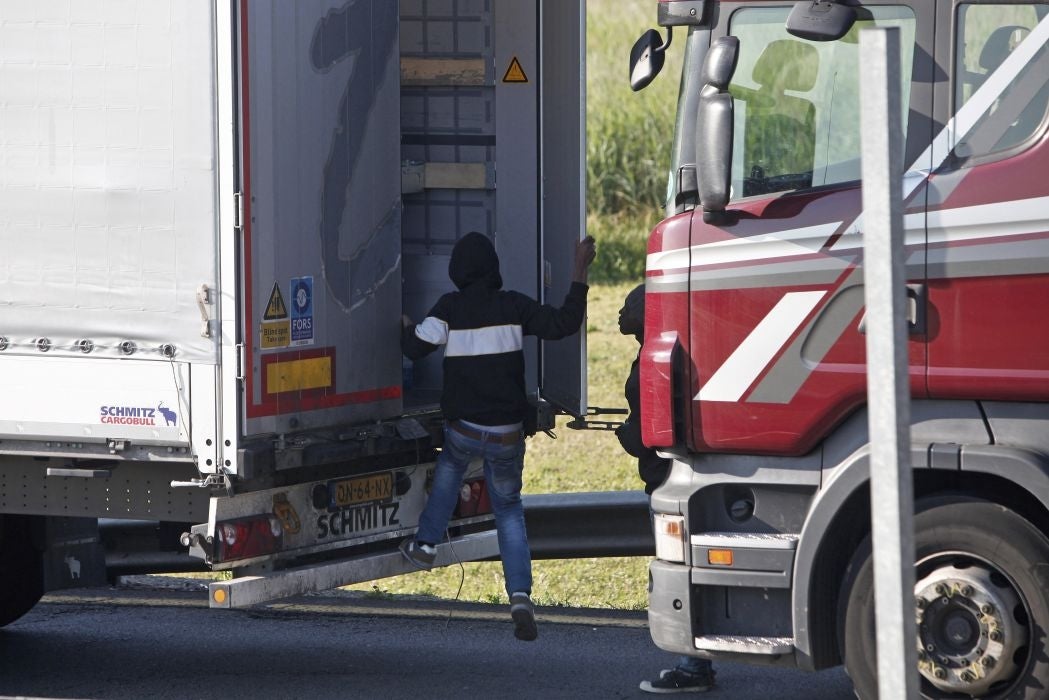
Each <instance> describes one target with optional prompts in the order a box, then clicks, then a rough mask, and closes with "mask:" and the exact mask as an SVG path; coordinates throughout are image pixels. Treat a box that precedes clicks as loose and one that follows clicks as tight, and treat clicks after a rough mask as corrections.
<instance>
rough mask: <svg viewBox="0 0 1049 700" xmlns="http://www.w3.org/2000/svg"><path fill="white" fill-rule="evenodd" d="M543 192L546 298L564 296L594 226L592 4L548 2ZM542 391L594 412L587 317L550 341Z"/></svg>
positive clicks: (562, 404) (544, 15)
mask: <svg viewBox="0 0 1049 700" xmlns="http://www.w3.org/2000/svg"><path fill="white" fill-rule="evenodd" d="M539 22H540V27H541V33H540V36H541V41H540V56H541V62H540V74H539V93H540V94H539V99H540V125H539V129H540V149H541V150H540V182H541V183H542V184H541V187H542V189H543V191H542V196H541V198H540V208H541V214H540V216H541V221H542V227H543V228H542V230H543V240H542V258H543V264H542V273H543V279H542V285H543V292H542V293H543V298H544V300H545V301H547V302H548V303H552V304H560V303H561V301H562V299H564V295H565V293H566V292H567V291H568V283H569V280H570V279H571V276H572V263H573V259H574V255H575V244H576V242H577V241H578V240H579V239H581V238H582V237H583V235H584V234H585V230H586V4H585V3H584V2H582V1H574V2H541V3H540V11H539ZM541 357H542V374H541V378H540V387H539V389H540V395H541V396H542V397H543V398H544V399H546V400H547V401H549V402H550V403H552V404H554V405H555V406H557V407H559V408H561V409H563V410H565V411H567V412H569V413H571V414H573V415H577V416H578V415H582V414H584V413H585V412H586V404H587V400H586V398H587V397H586V322H585V321H584V323H583V328H582V329H581V330H580V332H579V333H577V334H576V335H574V336H572V337H570V338H564V339H562V340H558V341H556V342H547V343H543V345H542V355H541Z"/></svg>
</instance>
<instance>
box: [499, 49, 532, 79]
mask: <svg viewBox="0 0 1049 700" xmlns="http://www.w3.org/2000/svg"><path fill="white" fill-rule="evenodd" d="M503 82H504V83H527V82H528V76H527V75H525V72H524V68H522V67H521V62H520V61H518V60H517V56H514V57H513V59H511V61H510V67H509V68H507V69H506V74H505V75H503Z"/></svg>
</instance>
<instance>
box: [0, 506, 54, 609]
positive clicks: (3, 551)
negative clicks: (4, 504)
mask: <svg viewBox="0 0 1049 700" xmlns="http://www.w3.org/2000/svg"><path fill="white" fill-rule="evenodd" d="M30 522H31V521H30V519H29V517H27V516H19V515H0V627H3V626H4V625H7V624H9V623H11V622H14V621H15V620H17V619H18V618H20V617H22V615H25V614H26V613H27V612H29V610H30V609H32V607H33V606H34V605H36V603H37V601H38V600H40V597H41V596H42V595H43V594H44V576H43V573H44V572H43V565H42V562H43V558H42V555H41V553H40V552H39V551H38V550H37V549H36V547H34V546H33V541H32V536H31V535H32V533H31V531H30V530H31V528H30Z"/></svg>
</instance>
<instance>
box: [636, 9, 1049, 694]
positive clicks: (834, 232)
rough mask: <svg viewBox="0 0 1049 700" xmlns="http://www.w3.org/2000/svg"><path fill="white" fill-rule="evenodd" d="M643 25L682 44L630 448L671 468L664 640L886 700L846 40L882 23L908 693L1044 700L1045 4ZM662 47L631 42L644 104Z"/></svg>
mask: <svg viewBox="0 0 1049 700" xmlns="http://www.w3.org/2000/svg"><path fill="white" fill-rule="evenodd" d="M658 7H659V20H660V24H662V25H664V26H666V27H668V31H671V32H673V31H675V30H676V31H678V32H679V33H680V32H684V33H685V34H686V38H685V40H684V41H683V42H680V43H684V44H685V49H684V61H683V72H682V77H681V91H680V97H679V104H678V116H677V125H676V133H675V142H674V147H673V151H672V165H671V169H670V183H671V186H670V192H669V197H668V203H667V212H666V214H667V217H666V219H665V220H664V221H663V222H661V223H660V224H659V225H658V226H657V227H656V229H655V230H654V231H653V232H652V234H651V236H650V238H649V245H648V260H647V276H646V291H647V295H646V328H645V339H646V340H645V345H644V348H643V350H642V366H641V378H642V425H643V435H644V439H645V442H646V443H647V444H648V445H650V446H653V447H656V448H658V449H660V450H662V451H663V452H664V454H666V455H667V456H672V457H673V459H674V464H673V468H672V470H671V473H670V476H669V477H668V479H667V481H666V482H665V483H664V484H663V486H662V487H661V488H660V489H658V490H657V491H656V492H655V493H654V495H653V499H652V504H653V509H654V511H655V513H656V518H655V521H656V526H657V527H656V530H657V545H658V546H657V557H658V558H657V560H656V561H655V562H653V565H652V569H651V572H652V589H651V600H650V603H651V604H650V623H651V628H652V635H653V638H654V639H655V641H656V643H657V644H659V645H660V646H661V647H664V648H666V649H668V650H673V651H676V652H679V653H685V654H694V655H698V656H705V657H708V658H733V659H742V660H749V661H756V662H765V663H768V662H775V663H788V664H791V665H797V666H800V667H802V668H808V669H819V668H824V667H827V666H831V665H835V664H838V663H841V662H843V661H844V663H845V665H846V667H847V669H848V671H849V673H850V676H851V677H852V679H853V680H854V682H855V683H856V688H857V691H858V693H859V695H860V696H861V697H874V694H875V693H876V688H877V679H876V673H875V668H874V665H875V664H874V653H873V652H874V635H873V594H872V585H871V583H870V581H871V573H870V561H871V556H870V551H871V549H870V538H869V533H870V508H871V505H870V502H869V501H870V499H869V496H868V491H867V478H868V474H869V467H868V463H867V453H868V444H867V443H868V440H867V422H866V413H865V402H866V360H865V340H864V319H863V314H864V308H863V307H864V295H863V231H864V226H863V211H862V201H861V186H862V183H861V181H860V140H861V133H860V118H859V117H860V103H859V85H860V82H861V81H862V80H863V67H862V65H861V64H860V54H859V41H858V37H859V32H861V31H862V30H863V29H865V28H869V27H896V28H898V29H899V32H900V39H901V56H900V65H901V81H900V98H901V104H902V107H903V110H902V111H903V124H902V128H903V134H904V137H905V138H904V140H905V153H904V154H903V155H904V158H903V160H904V164H905V167H906V171H905V173H904V176H903V193H902V196H903V213H904V228H905V244H906V270H907V277H908V284H907V294H908V298H909V313H908V322H909V331H910V334H909V340H908V355H909V358H910V371H909V374H910V388H911V396H912V407H911V416H912V425H911V434H912V465H913V468H914V484H915V497H916V512H917V516H916V525H915V527H916V531H915V537H916V540H915V541H916V547H917V553H918V562H917V571H916V574H917V577H916V578H917V581H918V583H917V586H916V590H915V595H916V601H917V602H916V606H917V607H916V615H917V616H918V621H919V637H920V639H919V640H918V643H919V645H920V649H921V650H922V651H921V653H920V662H919V670H920V673H921V676H922V692H923V694H924V695H925V696H926V697H934V698H947V697H956V696H965V697H1032V698H1033V697H1040V696H1039V695H1038V693H1042V692H1045V690H1044V689H1045V688H1046V687H1049V660H1046V659H1044V658H1043V657H1044V655H1043V654H1041V653H1040V650H1041V649H1042V648H1043V646H1044V638H1045V634H1046V630H1047V629H1049V592H1047V591H1049V586H1047V585H1046V583H1049V582H1047V581H1045V580H1044V578H1043V577H1042V576H1041V575H1040V574H1038V573H1037V571H1038V570H1041V569H1044V568H1045V566H1046V564H1049V540H1047V539H1046V533H1047V532H1049V403H1047V402H1049V323H1047V322H1046V319H1049V180H1047V179H1046V178H1045V177H1044V174H1045V173H1047V172H1049V141H1047V139H1046V128H1047V126H1049V116H1047V103H1049V48H1047V44H1049V19H1047V18H1049V3H1040V2H967V1H962V0H951V1H950V2H937V3H930V2H924V1H922V0H913V1H909V0H896V1H893V2H881V1H879V2H862V3H836V2H809V1H806V2H799V3H792V2H774V1H763V2H756V1H751V2H713V1H708V2H703V1H696V0H662V1H661V2H659V4H658ZM832 15H833V16H834V17H835V18H836V19H835V21H838V19H840V18H842V17H844V18H845V19H844V20H841V22H840V24H839V26H838V27H837V29H838V30H839V31H838V32H837V33H835V32H833V31H831V29H829V27H831V25H832V24H833V22H830V21H827V19H826V18H827V17H829V16H832ZM663 50H667V47H666V46H664V45H660V42H659V41H657V40H653V38H652V36H651V35H646V37H643V38H642V40H641V41H639V44H638V46H636V47H635V52H634V54H635V56H636V57H638V58H637V60H635V61H634V65H633V71H632V74H633V77H635V78H638V77H640V79H639V80H636V83H635V87H642V86H643V84H647V80H650V79H651V78H652V77H654V74H655V73H656V72H657V70H656V68H657V66H658V64H660V63H661V61H658V60H652V58H651V56H652V55H654V54H656V53H658V52H660V51H663ZM646 61H647V63H646ZM646 71H647V72H646ZM1002 541H1010V542H1012V543H1016V544H1017V550H1016V551H1012V552H1009V553H1006V552H1004V551H1003V548H1001V547H999V546H998V545H997V544H995V542H999V543H1000V542H1002ZM1035 562H1036V563H1035ZM938 591H946V592H948V593H950V595H938V594H937V592H938ZM984 609H989V610H994V611H997V613H996V614H988V613H986V612H981V610H984ZM1003 611H1006V612H1003ZM988 640H990V641H988ZM995 640H997V641H995ZM1032 693H1033V694H1032Z"/></svg>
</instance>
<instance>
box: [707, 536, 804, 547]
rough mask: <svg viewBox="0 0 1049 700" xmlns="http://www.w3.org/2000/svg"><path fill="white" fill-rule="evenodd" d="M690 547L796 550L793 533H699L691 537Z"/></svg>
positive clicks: (796, 538)
mask: <svg viewBox="0 0 1049 700" xmlns="http://www.w3.org/2000/svg"><path fill="white" fill-rule="evenodd" d="M691 542H692V546H694V547H696V546H698V547H708V548H713V549H796V548H797V546H798V535H796V534H794V533H775V532H774V533H759V532H699V533H696V534H695V535H692V537H691Z"/></svg>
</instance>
